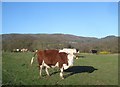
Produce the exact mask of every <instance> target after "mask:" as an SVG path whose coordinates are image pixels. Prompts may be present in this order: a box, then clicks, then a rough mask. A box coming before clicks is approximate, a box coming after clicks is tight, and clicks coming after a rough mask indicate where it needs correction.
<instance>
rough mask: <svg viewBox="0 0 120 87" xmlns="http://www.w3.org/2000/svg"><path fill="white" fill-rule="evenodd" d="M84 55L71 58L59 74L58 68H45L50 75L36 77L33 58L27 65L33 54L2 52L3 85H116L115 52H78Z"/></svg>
mask: <svg viewBox="0 0 120 87" xmlns="http://www.w3.org/2000/svg"><path fill="white" fill-rule="evenodd" d="M80 55H82V56H84V58H79V59H75V60H74V66H73V67H70V68H69V69H68V70H66V71H65V72H64V73H63V74H64V77H65V79H64V80H62V79H61V78H60V77H59V69H58V68H54V69H49V73H50V75H51V76H50V77H48V76H47V75H46V72H45V71H44V70H43V71H42V77H41V78H39V70H38V63H37V60H36V59H37V58H35V60H34V62H33V65H32V66H31V65H30V60H31V57H32V56H33V53H30V52H28V53H9V52H3V55H2V83H3V85H118V55H117V54H107V55H101V54H100V55H93V54H80Z"/></svg>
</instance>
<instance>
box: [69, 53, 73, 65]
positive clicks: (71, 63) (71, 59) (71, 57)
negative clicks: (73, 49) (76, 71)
mask: <svg viewBox="0 0 120 87" xmlns="http://www.w3.org/2000/svg"><path fill="white" fill-rule="evenodd" d="M73 57H74V55H71V54H69V55H68V66H73Z"/></svg>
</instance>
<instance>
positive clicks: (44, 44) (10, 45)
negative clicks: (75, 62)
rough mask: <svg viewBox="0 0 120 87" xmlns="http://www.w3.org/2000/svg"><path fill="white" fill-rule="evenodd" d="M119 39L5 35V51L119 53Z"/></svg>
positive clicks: (56, 35) (3, 38)
mask: <svg viewBox="0 0 120 87" xmlns="http://www.w3.org/2000/svg"><path fill="white" fill-rule="evenodd" d="M117 41H118V37H116V36H107V37H104V38H101V39H98V38H94V37H82V36H75V35H70V34H3V35H2V42H3V50H4V51H11V50H12V49H15V48H28V49H30V50H35V49H60V48H63V47H74V48H78V49H79V50H80V51H81V52H89V50H90V49H98V50H107V51H111V52H117V50H118V43H117Z"/></svg>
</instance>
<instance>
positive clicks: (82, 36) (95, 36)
mask: <svg viewBox="0 0 120 87" xmlns="http://www.w3.org/2000/svg"><path fill="white" fill-rule="evenodd" d="M5 34H21V35H22V34H26V35H28V34H51V35H53V34H63V35H73V36H79V37H91V38H104V37H107V36H115V37H120V35H113V34H110V35H106V36H101V37H97V36H80V35H75V34H69V33H1V34H0V35H5Z"/></svg>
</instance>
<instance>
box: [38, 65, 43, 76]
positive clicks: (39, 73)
mask: <svg viewBox="0 0 120 87" xmlns="http://www.w3.org/2000/svg"><path fill="white" fill-rule="evenodd" d="M42 67H43V66H42V65H40V72H39V75H40V77H41V76H42V75H41V74H42Z"/></svg>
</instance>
